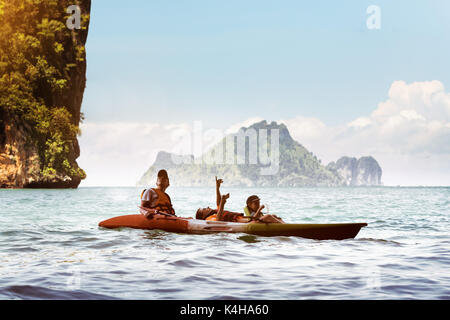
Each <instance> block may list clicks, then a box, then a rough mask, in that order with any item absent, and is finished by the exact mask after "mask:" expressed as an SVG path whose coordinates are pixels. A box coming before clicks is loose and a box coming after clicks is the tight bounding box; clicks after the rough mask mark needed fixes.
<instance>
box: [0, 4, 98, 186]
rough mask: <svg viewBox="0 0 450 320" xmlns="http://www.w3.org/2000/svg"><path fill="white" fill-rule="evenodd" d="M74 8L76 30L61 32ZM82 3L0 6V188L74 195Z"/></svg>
mask: <svg viewBox="0 0 450 320" xmlns="http://www.w3.org/2000/svg"><path fill="white" fill-rule="evenodd" d="M74 4H76V5H78V8H79V9H80V10H79V11H80V19H79V20H80V25H79V26H78V27H77V28H69V27H68V26H67V20H68V19H69V18H70V17H71V14H70V13H68V8H69V7H70V6H72V5H74ZM90 7H91V1H90V0H77V1H70V0H60V1H46V0H34V1H23V0H0V25H1V28H0V187H2V188H76V187H77V186H78V185H79V183H80V181H81V180H82V179H84V178H85V177H86V174H85V172H84V171H83V170H82V169H81V168H79V167H78V164H77V162H76V159H77V158H78V156H79V155H80V149H79V145H78V140H77V135H78V134H79V127H78V125H79V122H80V120H82V117H83V116H82V113H81V112H80V109H81V103H82V100H83V93H84V89H85V85H86V52H85V43H86V39H87V35H88V27H89V13H90Z"/></svg>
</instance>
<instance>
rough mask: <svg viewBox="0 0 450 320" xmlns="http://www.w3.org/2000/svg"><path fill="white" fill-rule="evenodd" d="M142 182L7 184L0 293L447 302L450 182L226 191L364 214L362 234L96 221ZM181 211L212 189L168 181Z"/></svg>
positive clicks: (202, 203)
mask: <svg viewBox="0 0 450 320" xmlns="http://www.w3.org/2000/svg"><path fill="white" fill-rule="evenodd" d="M140 191H141V190H140V189H138V188H122V187H120V188H79V189H76V190H0V299H116V298H117V299H450V272H449V270H450V250H449V249H450V232H449V230H450V188H448V187H436V188H427V187H417V188H402V187H397V188H394V187H392V188H391V187H375V188H363V187H360V188H226V187H225V186H223V191H224V192H230V194H231V197H230V199H229V201H228V202H227V208H228V209H230V210H233V211H241V210H242V208H243V207H244V205H245V199H246V198H247V197H248V196H250V195H252V194H257V195H258V196H259V197H260V198H261V199H262V203H263V204H266V207H268V209H269V212H270V213H274V214H277V215H278V216H280V217H282V218H283V219H284V220H285V221H286V222H291V223H293V222H296V223H341V222H367V223H368V224H369V225H368V226H367V227H365V228H363V229H361V231H360V232H359V234H358V235H357V237H356V238H355V239H347V240H341V241H335V240H327V241H318V240H310V239H303V238H299V237H259V236H252V235H246V234H226V233H218V234H210V235H187V234H175V233H168V232H164V231H160V230H153V231H148V230H135V229H128V228H121V229H117V230H108V229H103V228H99V227H98V223H99V222H100V221H102V220H104V219H107V218H111V217H114V216H118V215H124V214H133V213H137V211H138V208H137V206H138V205H139V194H140ZM167 192H168V193H169V194H170V196H171V198H172V202H173V204H174V207H175V209H176V212H177V215H178V216H186V217H189V216H194V215H195V212H196V210H197V208H199V207H206V206H210V207H214V206H215V190H214V189H213V188H172V187H170V188H169V189H168V190H167Z"/></svg>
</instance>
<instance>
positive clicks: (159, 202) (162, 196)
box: [141, 188, 175, 215]
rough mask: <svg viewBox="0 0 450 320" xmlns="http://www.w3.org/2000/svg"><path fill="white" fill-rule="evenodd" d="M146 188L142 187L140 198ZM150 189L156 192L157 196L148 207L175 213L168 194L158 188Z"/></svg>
mask: <svg viewBox="0 0 450 320" xmlns="http://www.w3.org/2000/svg"><path fill="white" fill-rule="evenodd" d="M146 190H147V189H144V190H143V191H142V192H141V200H142V197H143V196H144V193H145V191H146ZM152 190H153V191H155V192H156V194H157V196H158V197H157V198H156V203H155V204H154V205H153V206H151V207H150V209H156V210H158V211H162V212H165V213H168V214H173V215H175V210H174V209H173V207H172V201H171V200H170V197H169V195H168V194H167V193H165V192H163V191H162V190H160V189H156V188H152Z"/></svg>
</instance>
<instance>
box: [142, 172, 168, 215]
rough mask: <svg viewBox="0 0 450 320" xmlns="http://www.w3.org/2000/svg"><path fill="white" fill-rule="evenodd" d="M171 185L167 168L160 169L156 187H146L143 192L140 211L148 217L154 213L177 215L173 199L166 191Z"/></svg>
mask: <svg viewBox="0 0 450 320" xmlns="http://www.w3.org/2000/svg"><path fill="white" fill-rule="evenodd" d="M169 186H170V182H169V176H168V174H167V171H166V170H164V169H163V170H159V172H158V176H157V180H156V188H150V189H145V190H144V191H143V192H142V194H141V207H140V212H141V214H143V215H144V216H146V217H147V218H151V217H152V216H153V215H154V214H163V215H171V216H176V215H175V210H174V209H173V207H172V201H171V200H170V197H169V195H168V194H167V193H166V192H165V191H166V189H167V188H168V187H169Z"/></svg>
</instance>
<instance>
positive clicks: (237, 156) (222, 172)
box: [137, 120, 382, 187]
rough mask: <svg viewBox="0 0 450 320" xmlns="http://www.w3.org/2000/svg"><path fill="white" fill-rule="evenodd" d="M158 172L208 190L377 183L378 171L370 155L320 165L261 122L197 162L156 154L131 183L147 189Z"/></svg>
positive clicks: (175, 182) (276, 127)
mask: <svg viewBox="0 0 450 320" xmlns="http://www.w3.org/2000/svg"><path fill="white" fill-rule="evenodd" d="M160 169H166V170H167V172H168V173H169V177H170V183H171V185H172V186H186V187H187V186H213V185H214V184H215V179H214V177H215V176H217V177H220V178H222V179H224V181H226V184H227V185H228V186H248V187H250V186H252V187H256V186H261V187H303V186H330V187H333V186H378V185H382V182H381V175H382V170H381V167H380V166H379V164H378V162H377V161H376V160H375V159H374V158H373V157H371V156H368V157H362V158H360V159H356V158H350V157H342V158H340V159H339V160H337V161H336V162H331V163H330V164H328V165H326V166H324V165H322V163H321V161H320V160H319V159H317V157H316V156H315V155H314V154H313V153H312V152H310V151H308V150H307V149H306V148H305V147H304V146H302V145H301V144H300V143H298V142H297V141H295V140H294V139H293V138H292V137H291V135H290V133H289V130H288V129H287V127H286V126H285V125H284V124H283V123H280V124H277V123H276V122H272V123H267V121H265V120H264V121H261V122H258V123H255V124H253V125H251V126H249V127H247V128H245V127H242V128H241V129H240V130H239V131H238V132H237V133H234V134H230V135H227V136H225V137H224V138H223V139H222V140H221V141H220V142H219V143H217V144H216V145H215V146H213V147H212V148H211V149H210V150H208V151H207V152H206V153H204V154H203V155H202V156H201V157H198V158H195V157H194V156H193V155H176V154H171V153H169V152H165V151H160V152H159V153H158V155H157V157H156V160H155V162H154V163H153V164H152V165H151V166H150V168H149V169H148V170H147V171H146V172H145V173H144V175H143V176H142V178H141V179H140V180H139V181H138V183H137V185H138V186H148V185H153V184H154V183H155V181H156V174H157V172H158V171H159V170H160Z"/></svg>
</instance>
